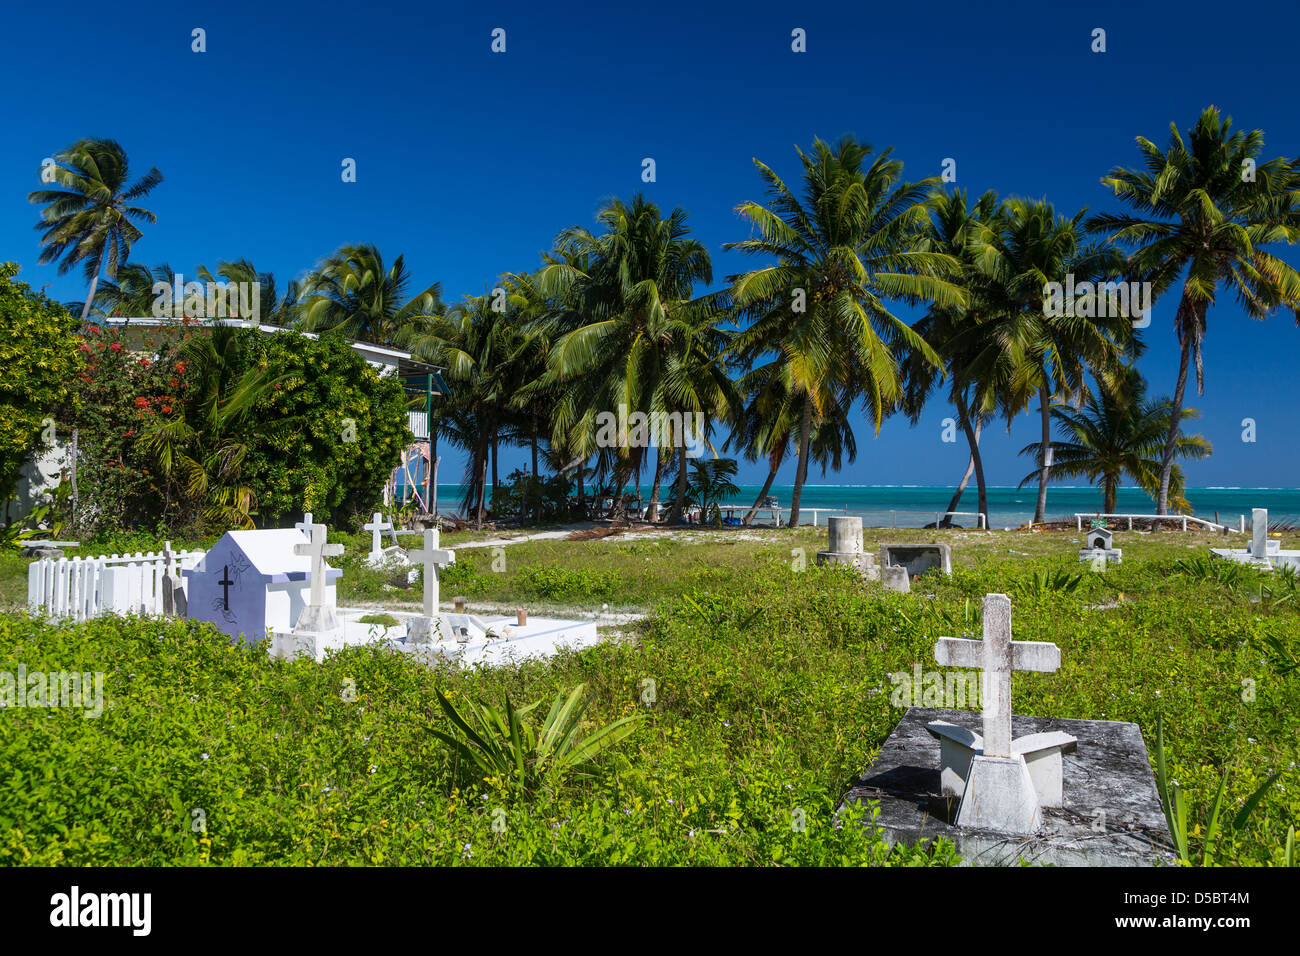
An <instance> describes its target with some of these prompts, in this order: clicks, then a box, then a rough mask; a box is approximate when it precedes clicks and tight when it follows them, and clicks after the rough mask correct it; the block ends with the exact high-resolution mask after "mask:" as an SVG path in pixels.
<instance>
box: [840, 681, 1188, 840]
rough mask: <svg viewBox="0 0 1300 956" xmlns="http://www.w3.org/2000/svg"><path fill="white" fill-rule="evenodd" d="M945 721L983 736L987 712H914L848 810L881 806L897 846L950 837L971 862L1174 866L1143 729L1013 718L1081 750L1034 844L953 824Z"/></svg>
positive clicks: (1018, 732) (1066, 764)
mask: <svg viewBox="0 0 1300 956" xmlns="http://www.w3.org/2000/svg"><path fill="white" fill-rule="evenodd" d="M934 721H946V722H947V723H949V724H956V725H957V726H959V727H962V728H964V729H965V730H967V731H969V732H971V735H972V736H974V735H977V734H978V733H979V731H980V729H981V717H980V714H978V713H976V712H973V711H966V710H941V709H936V708H931V707H912V708H909V709H908V711H907V713H906V714H904V715H903V719H902V720H900V721H899V722H898V726H897V727H895V728H894V730H893V732H892V733H891V734H890V735H889V738H888V739H887V740H886V741H885V743H884V746H883V747H881V749H880V753H879V755H878V756H877V757H876V759H875V761H874V762H872V764H871V766H869V767H868V768H867V769H866V770H865V771H863V773H862V776H861V778H860V779H859V780H858V782H857V783H856V784H855V785H854V786H853V787H852V788H851V789H850V790H849V792H848V793H846V794H845V795H844V801H845V802H846V803H847V802H848V801H850V800H852V801H855V802H866V801H868V800H877V801H879V804H880V816H879V817H878V818H877V820H876V824H877V825H878V826H880V827H882V828H883V829H884V831H885V835H886V837H887V838H888V839H889V840H890V842H902V843H916V842H918V841H922V840H928V839H934V838H936V837H947V838H948V839H950V840H952V841H953V842H954V843H955V844H957V847H958V851H959V852H960V853H961V854H962V857H963V859H964V861H965V862H966V863H968V864H975V865H980V866H989V865H1014V864H1016V862H1017V861H1018V860H1021V859H1023V860H1025V861H1027V862H1036V863H1054V864H1058V865H1065V866H1151V865H1153V864H1156V863H1161V862H1169V863H1172V862H1173V845H1172V842H1171V841H1170V839H1169V828H1168V826H1167V825H1166V823H1165V816H1164V811H1163V810H1162V809H1161V807H1160V797H1159V795H1158V794H1157V793H1156V787H1155V775H1154V774H1153V773H1152V772H1151V763H1150V760H1149V759H1148V757H1147V749H1146V744H1145V742H1144V741H1143V739H1142V732H1141V730H1139V729H1138V726H1137V724H1131V723H1121V722H1119V721H1111V720H1068V719H1064V718H1048V717H1029V716H1022V715H1020V714H1017V715H1015V716H1014V717H1012V718H1011V728H1012V733H1013V735H1014V736H1015V738H1017V739H1022V738H1028V737H1029V736H1030V735H1032V734H1044V733H1052V732H1064V733H1066V734H1069V735H1070V736H1072V737H1076V738H1077V739H1078V750H1077V751H1076V752H1074V753H1071V754H1069V755H1068V756H1067V757H1066V758H1065V760H1064V761H1063V763H1062V776H1063V789H1064V798H1065V802H1064V805H1063V806H1061V807H1045V808H1043V811H1042V813H1043V825H1042V827H1040V828H1039V830H1038V831H1037V832H1036V833H1034V834H1032V835H1031V836H1027V837H1007V836H1006V835H1005V834H1001V833H989V832H986V831H982V830H965V829H962V828H960V827H957V826H955V825H953V824H952V823H951V822H949V821H951V820H954V819H955V818H956V814H957V801H955V800H953V801H949V800H947V799H945V798H944V797H943V796H942V793H941V786H940V782H939V741H938V740H937V739H936V738H935V737H933V736H931V734H930V733H929V732H927V731H926V724H928V723H932V722H934Z"/></svg>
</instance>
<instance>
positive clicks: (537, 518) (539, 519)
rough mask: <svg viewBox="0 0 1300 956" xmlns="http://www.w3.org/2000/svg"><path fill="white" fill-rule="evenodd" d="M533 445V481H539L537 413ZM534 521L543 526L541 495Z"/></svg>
mask: <svg viewBox="0 0 1300 956" xmlns="http://www.w3.org/2000/svg"><path fill="white" fill-rule="evenodd" d="M531 444H532V450H533V479H534V480H535V481H537V480H538V478H539V476H538V474H537V413H536V412H534V413H533V434H532V436H531ZM540 487H541V483H540V481H538V488H539V490H540ZM533 520H534V521H535V522H537V523H538V524H541V522H542V498H541V495H540V494H539V495H538V498H537V506H536V507H535V508H533Z"/></svg>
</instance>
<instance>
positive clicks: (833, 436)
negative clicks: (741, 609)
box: [727, 360, 858, 527]
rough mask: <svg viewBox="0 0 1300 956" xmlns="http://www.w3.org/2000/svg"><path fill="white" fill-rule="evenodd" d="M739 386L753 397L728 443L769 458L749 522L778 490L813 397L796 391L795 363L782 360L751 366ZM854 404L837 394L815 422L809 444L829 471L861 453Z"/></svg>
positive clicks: (815, 458)
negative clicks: (792, 366) (778, 478)
mask: <svg viewBox="0 0 1300 956" xmlns="http://www.w3.org/2000/svg"><path fill="white" fill-rule="evenodd" d="M737 387H738V389H739V390H740V392H741V394H743V395H747V396H749V397H748V399H747V401H746V403H745V405H744V407H743V408H742V409H741V412H740V414H739V416H738V419H737V421H736V424H735V428H734V430H733V432H732V434H731V437H730V438H728V439H727V447H732V446H734V447H735V448H737V449H738V450H740V451H742V452H743V453H744V455H745V458H746V459H748V460H749V461H757V460H758V459H759V458H765V459H766V460H767V464H768V471H767V478H766V480H764V482H763V487H762V488H761V489H759V492H758V495H757V496H755V498H754V503H753V504H752V505H750V507H749V510H748V511H746V512H745V517H744V519H743V520H742V522H741V523H742V524H743V525H745V526H746V527H748V526H749V525H750V523H751V522H753V520H754V516H755V515H756V514H757V513H758V510H759V508H760V507H761V505H762V503H763V501H764V499H766V498H767V496H768V493H769V492H770V491H771V490H772V483H773V482H774V481H775V480H776V476H777V473H778V472H779V471H780V469H781V465H782V464H784V463H785V459H786V457H787V456H788V455H789V452H790V448H791V445H792V444H793V445H794V446H796V447H797V446H798V444H799V435H798V429H799V426H800V424H801V423H802V421H803V403H804V402H807V401H808V400H809V399H808V397H807V395H806V393H799V392H796V390H795V389H794V388H793V387H792V383H791V381H790V365H789V363H787V362H781V361H779V360H777V361H772V362H768V363H766V364H764V365H760V366H758V367H757V368H754V369H751V370H750V371H748V372H746V373H745V375H744V376H743V377H742V378H741V380H740V382H739V383H738V384H737ZM850 405H851V402H848V401H846V400H845V398H844V397H843V396H833V397H832V404H831V405H830V406H829V407H828V408H827V409H826V410H825V413H824V414H823V415H822V416H820V420H818V421H817V422H816V423H815V426H814V427H815V428H816V433H815V434H814V435H813V437H812V439H811V440H810V441H809V443H808V448H809V454H810V455H811V457H812V460H813V461H815V462H817V463H818V464H820V465H821V469H822V474H823V475H825V474H826V469H827V468H828V467H830V468H831V469H832V470H834V471H839V469H840V466H841V460H842V458H843V457H844V456H845V455H847V456H848V460H849V462H853V461H854V460H856V458H857V454H858V449H857V440H856V438H855V437H854V435H853V428H852V426H851V424H850V422H849V416H848V413H849V406H850Z"/></svg>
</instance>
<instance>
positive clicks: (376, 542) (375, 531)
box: [361, 511, 392, 554]
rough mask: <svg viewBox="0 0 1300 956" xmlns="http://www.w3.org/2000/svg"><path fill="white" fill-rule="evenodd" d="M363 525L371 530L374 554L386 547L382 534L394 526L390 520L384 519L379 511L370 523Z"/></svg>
mask: <svg viewBox="0 0 1300 956" xmlns="http://www.w3.org/2000/svg"><path fill="white" fill-rule="evenodd" d="M361 527H363V528H365V529H366V530H367V531H369V532H370V552H371V553H372V554H374V553H375V552H377V551H382V550H383V549H384V545H383V542H382V541H381V540H380V537H379V536H380V534H381V533H382V532H384V531H387V530H388V529H389V528H391V527H392V524H391V523H390V522H387V521H385V520H384V516H383V515H382V514H380V513H379V512H378V511H376V512H375V516H374V518H372V519H371V521H370V524H363V525H362V526H361Z"/></svg>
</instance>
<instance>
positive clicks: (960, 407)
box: [935, 395, 975, 528]
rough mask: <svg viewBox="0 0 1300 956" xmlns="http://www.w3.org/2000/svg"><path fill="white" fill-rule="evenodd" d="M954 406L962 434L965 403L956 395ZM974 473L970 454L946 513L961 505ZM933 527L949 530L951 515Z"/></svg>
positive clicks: (964, 423)
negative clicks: (962, 497)
mask: <svg viewBox="0 0 1300 956" xmlns="http://www.w3.org/2000/svg"><path fill="white" fill-rule="evenodd" d="M954 404H956V406H957V421H958V422H960V423H961V427H962V432H963V433H964V432H965V431H966V403H965V401H963V400H962V397H961V396H960V395H958V396H957V397H956V399H955V402H954ZM969 441H970V439H969V438H967V442H969ZM974 472H975V455H974V454H973V453H972V454H971V456H970V459H969V460H968V461H967V462H966V471H965V473H964V474H963V475H962V476H961V481H960V482H959V483H958V484H957V490H956V491H954V492H953V493H952V497H951V498H949V499H948V508H947V510H948V511H956V510H957V506H958V505H959V504H961V496H962V495H963V494H965V493H966V485H968V484H969V483H970V476H971V475H972V474H974ZM935 527H937V528H951V527H952V515H950V514H945V515H944V516H943V519H942V520H941V521H940V522H939V523H938V524H937V525H935Z"/></svg>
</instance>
